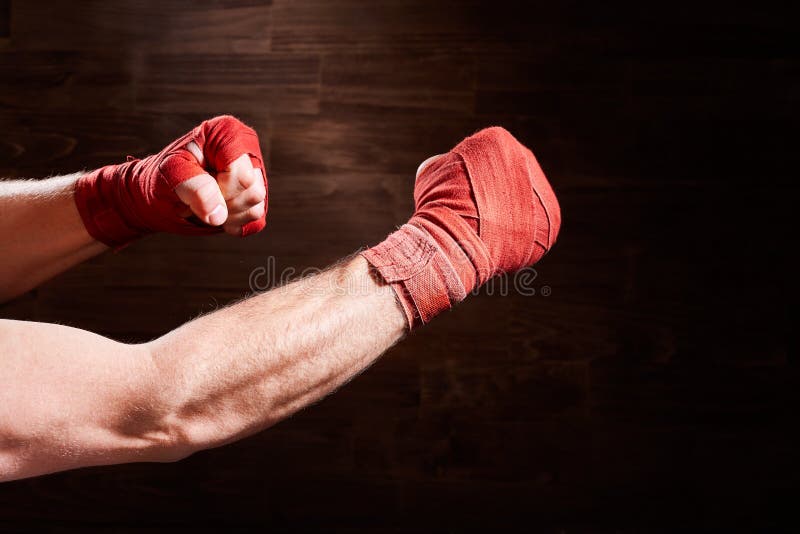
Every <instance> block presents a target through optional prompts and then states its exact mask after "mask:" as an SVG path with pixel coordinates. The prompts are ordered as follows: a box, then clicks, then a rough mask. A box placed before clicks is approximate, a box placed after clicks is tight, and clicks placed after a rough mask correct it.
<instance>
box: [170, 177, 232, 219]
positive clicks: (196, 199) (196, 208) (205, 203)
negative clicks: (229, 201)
mask: <svg viewBox="0 0 800 534" xmlns="http://www.w3.org/2000/svg"><path fill="white" fill-rule="evenodd" d="M175 194H176V195H177V196H178V198H179V199H180V200H181V202H183V203H184V204H186V205H187V206H189V208H190V209H191V210H192V213H194V214H195V215H196V216H197V218H199V219H200V220H201V221H203V222H204V223H206V224H210V225H211V226H220V225H222V224H223V223H224V222H225V221H226V219H227V218H228V208H227V207H226V205H225V198H224V197H223V196H222V191H220V188H219V185H217V181H216V180H215V179H214V178H213V177H212V176H210V175H208V174H200V175H197V176H194V177H192V178H189V179H188V180H184V181H183V182H181V183H180V184H178V186H177V187H175Z"/></svg>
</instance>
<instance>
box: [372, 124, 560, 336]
mask: <svg viewBox="0 0 800 534" xmlns="http://www.w3.org/2000/svg"><path fill="white" fill-rule="evenodd" d="M414 201H415V205H416V210H415V212H414V214H413V215H412V217H411V219H410V220H409V221H408V224H405V225H403V226H402V227H401V228H400V229H399V230H397V231H396V232H394V233H393V234H391V235H390V236H389V237H388V238H387V239H386V240H385V241H383V242H382V243H381V244H379V245H377V246H376V247H373V248H370V249H368V250H366V251H364V252H363V253H362V256H364V257H365V258H366V259H367V261H369V262H370V264H372V265H373V266H374V267H375V269H376V270H377V271H378V272H379V273H380V274H381V276H382V277H383V278H384V280H386V281H387V282H388V283H390V284H391V285H392V287H393V288H394V290H395V293H396V294H397V296H398V299H399V300H400V303H401V304H402V306H403V308H404V310H405V313H406V318H407V320H408V324H409V327H410V328H414V327H416V326H419V325H420V324H423V323H427V322H428V321H429V320H430V319H432V318H433V317H434V316H435V315H437V314H439V313H441V312H442V311H444V310H447V309H449V308H451V307H452V306H453V305H454V304H456V303H457V302H460V301H461V300H463V299H464V298H465V297H466V295H467V294H468V293H469V292H470V291H472V290H473V289H474V288H475V287H477V286H480V285H482V284H483V283H484V282H486V281H487V280H488V279H489V278H491V277H492V276H495V275H497V274H501V273H507V272H513V271H516V270H519V269H521V268H523V267H526V266H528V265H532V264H534V263H536V262H537V261H539V259H541V257H542V256H544V254H545V253H546V252H547V251H548V250H549V249H550V247H552V246H553V243H555V240H556V237H557V236H558V230H559V228H560V226H561V210H560V208H559V205H558V201H557V200H556V196H555V193H554V192H553V189H552V188H551V187H550V184H549V183H548V181H547V178H545V176H544V173H543V172H542V169H541V168H540V167H539V164H538V163H537V161H536V158H535V157H534V155H533V153H531V151H530V150H528V149H527V148H525V147H524V146H523V145H522V144H520V143H519V141H517V140H516V139H515V138H514V137H513V136H512V135H511V134H510V133H508V132H507V131H506V130H504V129H503V128H499V127H494V128H487V129H485V130H482V131H480V132H478V133H476V134H475V135H473V136H471V137H468V138H467V139H465V140H463V141H462V142H461V143H459V144H458V145H457V146H456V147H455V148H453V150H451V151H450V152H449V153H447V154H445V155H443V156H441V157H439V158H437V159H435V160H433V161H432V162H431V163H430V164H429V165H427V166H426V167H425V168H424V169H423V170H422V171H421V173H420V175H419V176H418V177H417V181H416V185H415V188H414Z"/></svg>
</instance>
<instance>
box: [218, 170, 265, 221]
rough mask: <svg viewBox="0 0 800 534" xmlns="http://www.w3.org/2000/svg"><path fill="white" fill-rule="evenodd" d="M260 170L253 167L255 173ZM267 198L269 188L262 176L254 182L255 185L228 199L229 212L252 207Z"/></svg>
mask: <svg viewBox="0 0 800 534" xmlns="http://www.w3.org/2000/svg"><path fill="white" fill-rule="evenodd" d="M255 172H260V171H259V170H258V169H253V173H254V174H255ZM266 198H267V188H266V187H265V186H264V181H263V180H261V179H260V178H259V179H258V180H256V181H254V182H253V185H251V186H250V187H248V188H247V189H245V190H244V191H242V192H241V193H239V194H238V195H237V196H236V197H234V198H232V199H228V201H227V204H228V213H239V212H240V211H244V210H246V209H248V208H251V207H253V206H255V205H256V204H258V203H259V202H264V200H266Z"/></svg>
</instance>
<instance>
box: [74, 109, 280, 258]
mask: <svg viewBox="0 0 800 534" xmlns="http://www.w3.org/2000/svg"><path fill="white" fill-rule="evenodd" d="M75 202H76V204H77V206H78V211H79V212H80V215H81V218H82V219H83V223H84V225H85V226H86V229H87V231H88V232H89V234H91V235H92V237H94V238H95V239H97V240H98V241H101V242H103V243H105V244H106V245H108V246H110V247H121V246H124V245H126V244H128V243H130V242H131V241H133V240H135V239H137V238H139V237H141V236H144V235H147V234H151V233H154V232H169V233H174V234H183V235H205V234H211V233H217V232H221V231H225V232H227V233H229V234H232V235H241V236H246V235H250V234H253V233H256V232H258V231H260V230H261V229H262V228H264V226H265V224H266V214H267V204H268V192H267V174H266V169H265V166H264V158H263V156H262V155H261V149H260V148H259V145H258V135H257V134H256V132H255V131H254V130H253V129H252V128H250V127H248V126H246V125H244V124H243V123H242V122H241V121H239V120H238V119H236V118H235V117H231V116H228V115H225V116H220V117H214V118H213V119H210V120H207V121H204V122H203V123H202V124H200V125H199V126H197V127H196V128H194V129H193V130H192V131H191V132H189V133H187V134H186V135H184V136H183V137H181V138H179V139H177V140H175V141H173V142H172V143H171V144H170V145H169V146H167V147H166V148H164V150H162V151H161V152H159V153H158V154H155V155H152V156H148V157H146V158H144V159H130V160H129V161H128V162H126V163H122V164H120V165H108V166H106V167H102V168H100V169H98V170H96V171H93V172H90V173H88V174H86V175H84V176H82V177H81V178H80V179H79V180H78V182H77V184H76V186H75Z"/></svg>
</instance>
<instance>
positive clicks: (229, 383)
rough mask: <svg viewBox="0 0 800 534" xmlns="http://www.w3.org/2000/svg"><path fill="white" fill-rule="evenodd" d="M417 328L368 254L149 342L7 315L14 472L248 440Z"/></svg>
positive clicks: (0, 349)
mask: <svg viewBox="0 0 800 534" xmlns="http://www.w3.org/2000/svg"><path fill="white" fill-rule="evenodd" d="M405 325H406V323H405V319H404V315H403V313H402V311H401V309H400V308H399V307H398V306H397V304H396V301H395V297H394V293H393V291H392V289H391V288H390V287H389V286H387V285H385V284H382V283H379V282H377V281H376V280H375V279H374V278H373V276H372V274H371V272H370V269H369V267H368V265H367V263H366V261H365V260H364V259H363V258H360V257H359V258H355V259H353V260H350V261H349V262H347V263H345V264H342V265H339V266H336V267H333V268H332V269H330V270H328V271H326V272H323V273H321V274H319V275H316V276H312V277H309V278H307V279H304V280H301V281H298V282H295V283H292V284H289V285H287V286H284V287H281V288H278V289H275V290H273V291H270V292H268V293H265V294H263V295H259V296H256V297H253V298H251V299H249V300H246V301H244V302H241V303H239V304H236V305H234V306H231V307H229V308H226V309H223V310H220V311H217V312H215V313H212V314H210V315H207V316H205V317H201V318H199V319H197V320H195V321H192V322H190V323H188V324H186V325H184V326H182V327H181V328H179V329H177V330H175V331H173V332H171V333H169V334H167V335H166V336H164V337H162V338H160V339H157V340H155V341H153V342H151V343H148V344H144V345H124V344H120V343H116V342H114V341H110V340H108V339H105V338H103V337H100V336H96V335H94V334H91V333H89V332H84V331H81V330H76V329H73V328H67V327H64V326H58V325H48V324H38V323H26V322H16V321H0V480H13V479H17V478H23V477H29V476H35V475H39V474H44V473H49V472H54V471H60V470H64V469H71V468H76V467H81V466H89V465H106V464H115V463H123V462H135V461H171V460H177V459H179V458H182V457H185V456H187V455H189V454H191V453H193V452H194V451H197V450H200V449H205V448H209V447H216V446H218V445H221V444H224V443H226V442H229V441H232V440H236V439H239V438H241V437H243V436H246V435H249V434H252V433H254V432H257V431H259V430H261V429H264V428H266V427H268V426H270V425H272V424H274V423H276V422H277V421H280V420H281V419H284V418H286V417H288V416H289V415H291V414H292V413H294V412H296V411H297V410H299V409H301V408H302V407H304V406H307V405H308V404H311V403H313V402H315V401H317V400H319V399H320V398H322V397H323V396H325V395H326V394H328V393H330V392H331V391H333V390H335V389H336V388H337V387H339V386H341V385H342V384H344V383H345V382H346V381H347V380H349V379H350V378H352V377H353V376H354V375H356V374H357V373H358V372H360V371H361V370H363V369H364V368H366V367H367V366H369V365H370V364H371V363H372V362H373V361H374V360H375V359H377V357H378V356H379V355H380V354H381V353H382V352H383V351H385V350H386V349H387V348H389V347H390V346H391V345H392V344H393V343H395V342H396V341H397V340H398V339H399V338H400V337H401V336H402V335H403V332H404V329H405Z"/></svg>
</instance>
